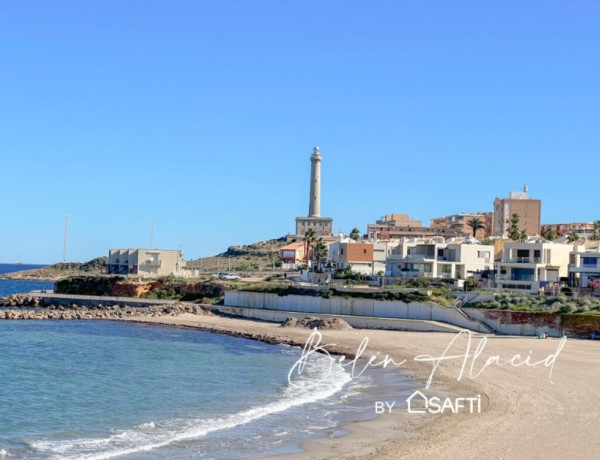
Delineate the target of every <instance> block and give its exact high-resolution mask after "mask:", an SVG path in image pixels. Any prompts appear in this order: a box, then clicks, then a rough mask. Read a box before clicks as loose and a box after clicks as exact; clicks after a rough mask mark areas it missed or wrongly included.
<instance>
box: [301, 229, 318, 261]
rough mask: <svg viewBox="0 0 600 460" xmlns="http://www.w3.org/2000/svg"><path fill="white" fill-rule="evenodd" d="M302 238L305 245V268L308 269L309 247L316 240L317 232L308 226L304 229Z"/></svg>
mask: <svg viewBox="0 0 600 460" xmlns="http://www.w3.org/2000/svg"><path fill="white" fill-rule="evenodd" d="M303 240H304V244H305V246H306V268H307V269H308V260H309V254H310V247H311V245H312V244H313V243H314V242H315V241H316V240H317V232H315V230H314V229H312V228H309V229H308V230H306V233H305V234H304V238H303Z"/></svg>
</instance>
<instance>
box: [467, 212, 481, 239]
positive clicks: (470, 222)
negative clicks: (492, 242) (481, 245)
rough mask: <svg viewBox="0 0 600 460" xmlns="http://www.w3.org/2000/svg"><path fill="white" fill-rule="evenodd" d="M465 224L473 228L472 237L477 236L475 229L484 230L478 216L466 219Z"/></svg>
mask: <svg viewBox="0 0 600 460" xmlns="http://www.w3.org/2000/svg"><path fill="white" fill-rule="evenodd" d="M467 225H468V226H469V227H471V230H473V238H475V236H477V230H485V225H483V222H482V221H481V219H480V218H479V217H473V218H472V219H469V220H468V221H467Z"/></svg>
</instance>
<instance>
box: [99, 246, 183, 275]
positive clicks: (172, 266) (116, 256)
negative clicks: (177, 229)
mask: <svg viewBox="0 0 600 460" xmlns="http://www.w3.org/2000/svg"><path fill="white" fill-rule="evenodd" d="M184 267H185V262H184V260H183V256H182V253H181V251H178V250H168V249H111V250H110V251H109V252H108V261H107V262H106V268H107V273H109V274H112V275H130V276H138V277H141V278H147V277H156V276H168V275H177V276H179V275H181V271H182V269H183V268H184Z"/></svg>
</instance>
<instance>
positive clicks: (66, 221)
mask: <svg viewBox="0 0 600 460" xmlns="http://www.w3.org/2000/svg"><path fill="white" fill-rule="evenodd" d="M68 230H69V216H68V215H66V216H65V239H64V241H63V263H66V262H67V236H68V233H69V232H68Z"/></svg>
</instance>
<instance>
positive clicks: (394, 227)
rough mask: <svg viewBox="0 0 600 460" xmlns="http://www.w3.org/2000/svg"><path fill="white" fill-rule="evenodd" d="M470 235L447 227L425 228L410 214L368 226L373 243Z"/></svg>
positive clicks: (385, 218) (369, 236)
mask: <svg viewBox="0 0 600 460" xmlns="http://www.w3.org/2000/svg"><path fill="white" fill-rule="evenodd" d="M470 234H471V233H470V232H468V233H465V232H462V231H457V230H455V229H451V228H446V227H440V228H432V227H423V223H422V222H421V221H420V220H415V219H412V218H411V217H409V216H408V214H389V215H386V216H383V217H382V218H381V219H379V220H377V221H376V222H375V223H374V224H369V225H368V226H367V238H368V239H369V240H371V241H377V240H397V239H401V238H427V237H432V236H446V237H456V236H468V235H470Z"/></svg>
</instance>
